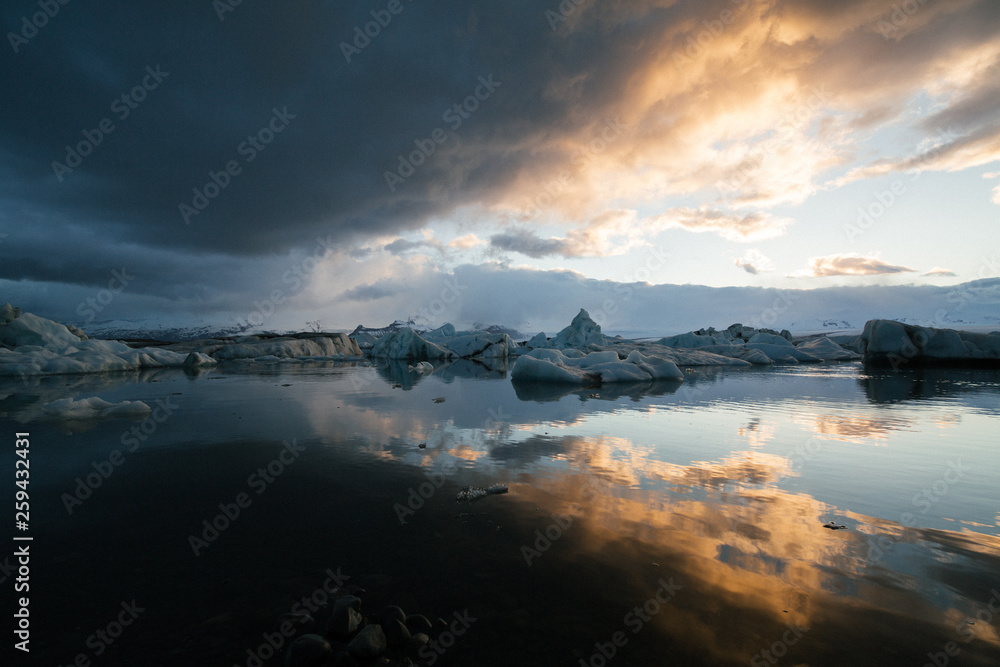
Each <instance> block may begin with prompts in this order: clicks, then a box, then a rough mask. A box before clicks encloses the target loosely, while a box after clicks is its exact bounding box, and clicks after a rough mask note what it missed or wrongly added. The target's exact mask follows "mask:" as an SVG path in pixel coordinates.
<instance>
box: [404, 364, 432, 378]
mask: <svg viewBox="0 0 1000 667" xmlns="http://www.w3.org/2000/svg"><path fill="white" fill-rule="evenodd" d="M406 370H408V371H409V372H411V373H417V374H418V375H428V374H430V373H433V372H434V364H432V363H431V362H429V361H418V362H417V363H415V364H413V365H408V366H407V367H406Z"/></svg>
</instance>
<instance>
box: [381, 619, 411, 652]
mask: <svg viewBox="0 0 1000 667" xmlns="http://www.w3.org/2000/svg"><path fill="white" fill-rule="evenodd" d="M382 630H383V632H385V643H386V644H388V646H389V648H400V647H401V646H403V645H404V644H406V642H407V641H408V640H409V639H410V631H409V629H407V627H406V625H405V624H404V623H403V622H402V621H400V620H399V619H397V618H389V619H386V620H385V621H384V622H383V623H382Z"/></svg>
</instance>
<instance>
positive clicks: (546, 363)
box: [510, 349, 684, 385]
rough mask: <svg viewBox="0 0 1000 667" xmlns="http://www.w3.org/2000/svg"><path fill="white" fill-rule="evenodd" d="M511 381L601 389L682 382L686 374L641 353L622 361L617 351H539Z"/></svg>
mask: <svg viewBox="0 0 1000 667" xmlns="http://www.w3.org/2000/svg"><path fill="white" fill-rule="evenodd" d="M567 352H568V351H567ZM510 377H511V380H513V381H515V382H558V383H564V384H584V385H592V384H593V385H598V384H605V383H612V382H648V381H650V380H682V379H684V374H683V373H682V372H681V371H680V369H679V368H677V365H676V364H675V363H674V362H672V361H670V360H668V359H664V358H662V357H655V356H647V355H643V354H642V353H640V352H638V351H632V352H631V353H630V354H629V355H628V357H627V358H626V359H624V360H622V359H620V358H619V357H618V354H617V353H616V352H613V351H604V352H591V353H590V354H586V355H582V356H574V355H570V354H567V353H566V352H563V351H561V350H550V349H537V350H532V351H531V352H528V353H527V354H525V355H523V356H522V357H520V358H519V359H518V360H517V363H515V364H514V368H513V369H512V370H511V373H510Z"/></svg>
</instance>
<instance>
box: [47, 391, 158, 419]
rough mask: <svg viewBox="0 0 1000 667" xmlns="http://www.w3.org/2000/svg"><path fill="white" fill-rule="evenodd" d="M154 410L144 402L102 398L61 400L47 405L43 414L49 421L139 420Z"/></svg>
mask: <svg viewBox="0 0 1000 667" xmlns="http://www.w3.org/2000/svg"><path fill="white" fill-rule="evenodd" d="M152 411H153V410H152V409H151V408H150V407H149V406H148V405H146V404H145V403H143V402H142V401H122V402H121V403H111V402H109V401H105V400H104V399H102V398H97V397H96V396H95V397H93V398H81V399H80V400H75V399H72V398H60V399H58V400H55V401H52V402H51V403H48V404H46V405H45V406H44V407H43V408H42V414H43V415H44V416H45V417H47V418H49V419H60V420H66V421H70V420H86V419H114V418H131V419H135V418H139V417H145V416H147V415H149V414H150V413H151V412H152Z"/></svg>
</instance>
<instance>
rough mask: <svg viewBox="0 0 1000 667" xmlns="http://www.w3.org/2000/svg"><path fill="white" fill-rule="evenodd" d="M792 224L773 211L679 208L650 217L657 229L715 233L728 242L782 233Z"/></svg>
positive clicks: (749, 240) (745, 241)
mask: <svg viewBox="0 0 1000 667" xmlns="http://www.w3.org/2000/svg"><path fill="white" fill-rule="evenodd" d="M790 224H792V221H791V220H789V219H788V218H775V217H773V216H772V215H771V214H770V213H750V214H747V215H738V214H733V213H725V212H723V211H719V210H717V209H710V208H707V207H702V208H698V209H692V208H676V209H672V210H669V211H667V212H665V213H663V214H661V215H659V216H656V217H655V218H653V219H652V220H651V225H652V227H654V228H656V229H673V228H679V229H686V230H687V231H690V232H714V233H716V234H718V235H719V236H721V237H722V238H724V239H727V240H729V241H739V242H743V243H749V242H752V241H760V240H763V239H770V238H774V237H776V236H781V235H782V234H784V233H785V228H786V227H788V226H789V225H790Z"/></svg>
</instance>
